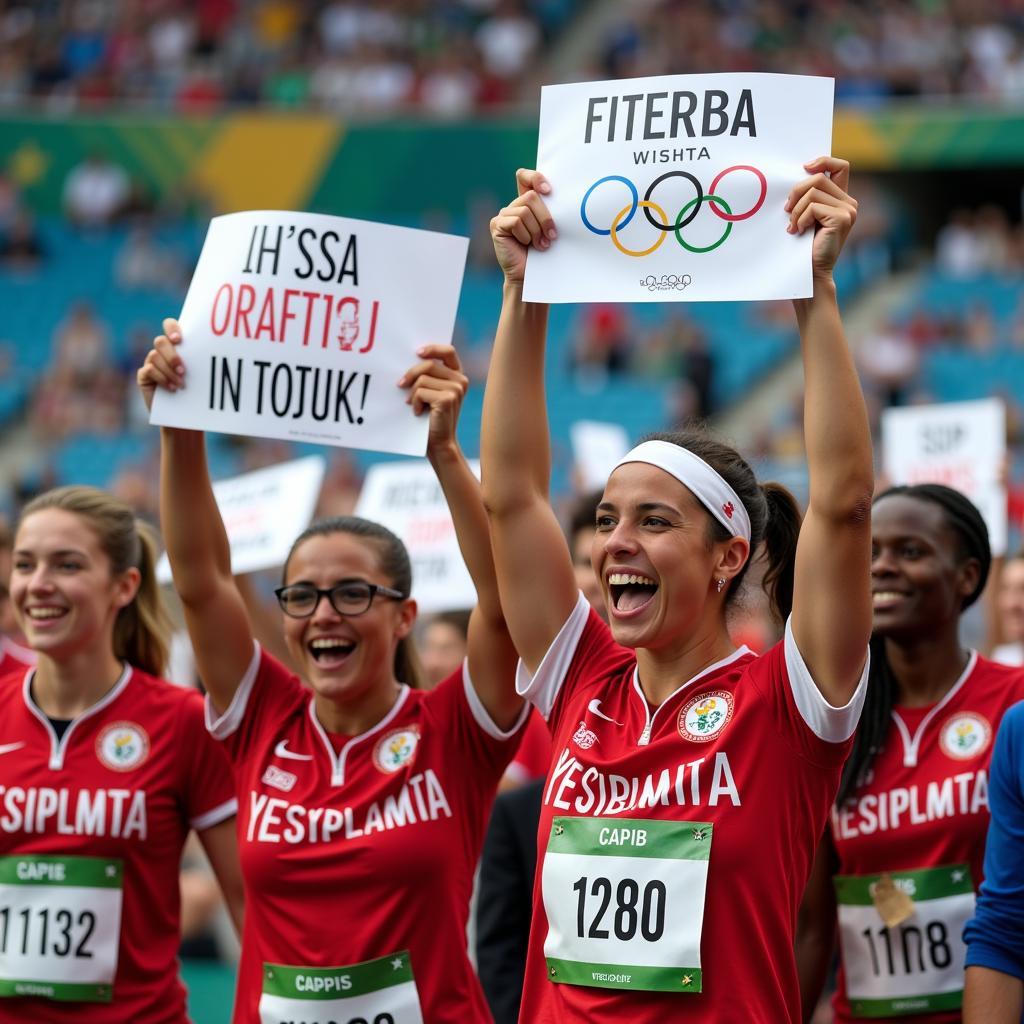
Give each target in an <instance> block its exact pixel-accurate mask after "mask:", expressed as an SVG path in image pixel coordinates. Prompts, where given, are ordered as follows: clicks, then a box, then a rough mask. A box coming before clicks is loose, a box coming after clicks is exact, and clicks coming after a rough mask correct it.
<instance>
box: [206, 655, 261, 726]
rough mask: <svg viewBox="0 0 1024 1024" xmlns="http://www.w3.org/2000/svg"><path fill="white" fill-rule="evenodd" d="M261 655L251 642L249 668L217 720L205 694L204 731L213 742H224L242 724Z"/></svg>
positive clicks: (257, 673) (211, 702) (208, 696)
mask: <svg viewBox="0 0 1024 1024" xmlns="http://www.w3.org/2000/svg"><path fill="white" fill-rule="evenodd" d="M262 653H263V652H262V651H261V650H260V645H259V644H258V643H257V642H256V641H255V640H253V642H252V658H251V660H250V661H249V667H248V668H247V669H246V670H245V675H243V676H242V680H241V682H240V683H239V684H238V689H237V690H235V695H234V697H232V698H231V703H230V704H229V705H228V708H227V711H225V712H224V714H223V715H221V716H220V717H219V718H218V717H217V710H216V708H214V706H213V701H212V700H210V695H209V693H207V695H206V710H205V717H206V731H207V732H208V733H209V734H210V735H211V736H212V737H213V738H214V739H215V740H226V739H227V738H228V737H229V736H231V735H232V734H233V733H235V732H237V731H238V727H239V726H240V725H241V724H242V719H243V718H244V717H245V709H246V707H247V705H248V703H249V697H250V695H251V694H252V688H253V687H254V686H255V685H256V676H257V675H259V671H260V661H261V655H262Z"/></svg>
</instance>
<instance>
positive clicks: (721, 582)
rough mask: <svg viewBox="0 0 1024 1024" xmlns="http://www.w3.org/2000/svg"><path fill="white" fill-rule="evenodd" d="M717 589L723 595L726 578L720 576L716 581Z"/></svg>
mask: <svg viewBox="0 0 1024 1024" xmlns="http://www.w3.org/2000/svg"><path fill="white" fill-rule="evenodd" d="M715 587H716V589H717V590H718V592H719V593H721V592H722V591H723V590H724V589H725V577H724V576H719V577H718V579H717V580H715Z"/></svg>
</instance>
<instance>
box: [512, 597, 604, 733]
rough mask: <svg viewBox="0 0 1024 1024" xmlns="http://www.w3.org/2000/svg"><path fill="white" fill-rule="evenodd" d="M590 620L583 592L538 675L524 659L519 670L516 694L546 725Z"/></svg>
mask: <svg viewBox="0 0 1024 1024" xmlns="http://www.w3.org/2000/svg"><path fill="white" fill-rule="evenodd" d="M589 617H590V604H589V603H588V602H587V599H586V598H585V597H584V596H583V591H582V590H581V591H580V596H579V597H578V598H577V600H576V607H575V608H573V610H572V611H571V612H570V613H569V618H567V619H566V620H565V624H564V625H563V626H562V628H561V629H560V630H559V631H558V636H556V637H555V639H554V640H552V641H551V646H550V647H549V648H548V649H547V652H546V653H545V655H544V657H543V659H542V660H541V663H540V664H539V665H538V666H537V671H536V672H534V674H533V675H532V676H531V675H530V673H529V672H528V671H527V668H526V666H525V665H524V664H523V662H522V660H521V659H520V662H519V664H518V665H517V666H516V693H518V694H519V696H520V697H522V698H524V699H525V700H528V701H529V702H530V703H531V704H532V705H533V706H534V707H535V708H536V709H537V710H538V711H539V712H540V713H541V715H543V716H544V720H545V721H547V719H549V718H550V717H551V709H552V708H553V707H554V706H555V701H556V700H557V698H558V692H559V690H561V689H562V684H563V683H564V682H565V677H566V674H567V673H568V671H569V666H570V665H571V664H572V659H573V656H574V655H575V654H576V648H577V647H578V646H579V642H580V637H581V636H583V628H584V626H586V624H587V619H588V618H589Z"/></svg>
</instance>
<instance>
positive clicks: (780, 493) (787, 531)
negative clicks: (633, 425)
mask: <svg viewBox="0 0 1024 1024" xmlns="http://www.w3.org/2000/svg"><path fill="white" fill-rule="evenodd" d="M643 440H645V441H667V442H668V443H669V444H676V445H679V447H680V448H685V449H686V450H687V451H689V452H692V453H693V454H694V455H696V456H698V458H701V459H703V460H704V461H705V462H706V463H707V464H708V465H709V466H711V468H712V469H714V471H715V472H716V473H718V475H719V476H720V477H722V479H723V480H725V481H726V482H727V483H728V484H729V486H730V487H731V488H732V489H733V490H734V491H735V492H736V496H737V497H738V498H739V499H740V501H741V502H743V506H744V508H746V510H747V515H748V516H749V517H750V554H751V556H753V555H754V554H755V552H756V551H757V548H758V545H759V544H761V543H762V542H763V543H764V550H765V554H766V556H767V560H768V568H767V569H766V571H765V575H764V588H765V590H766V591H767V593H768V599H769V601H770V603H771V609H772V612H773V613H774V614H775V615H776V616H778V618H779V620H780V621H781V622H785V620H786V619H787V618H788V616H789V613H790V611H791V610H792V608H793V569H794V566H795V564H796V541H797V536H798V535H799V533H800V510H799V509H798V507H797V504H796V500H795V499H794V497H793V495H792V494H790V493H789V491H787V490H786V488H785V487H783V486H782V484H771V483H769V484H764V485H763V486H762V485H761V484H759V483H758V482H757V477H756V476H754V471H753V470H752V469H751V468H750V464H749V463H748V462H747V460H746V459H744V458H743V456H742V455H740V453H739V452H738V451H736V449H735V448H732V447H730V446H729V445H727V444H724V443H723V442H722V441H718V440H716V439H715V438H714V437H712V436H710V435H709V434H708V433H707V432H705V431H704V430H670V431H664V432H659V433H655V434H648V435H647V436H646V437H645V438H644V439H643ZM708 522H709V524H710V525H709V531H710V534H709V539H710V540H711V541H712V542H716V541H724V540H728V539H729V538H730V537H731V536H732V535H731V534H730V533H729V531H728V530H726V528H725V527H724V526H722V524H721V523H720V522H718V520H717V519H715V518H714V516H711V515H709V516H708ZM752 560H753V559H752V557H751V558H748V559H747V561H746V564H745V565H744V566H743V568H742V569H741V570H740V571H739V572H738V573H737V574H736V575H735V576H734V577H733V578H732V581H731V583H730V584H729V592H728V594H727V595H726V601H727V603H728V602H730V601H732V600H734V599H735V597H736V595H737V594H738V593H739V590H740V586H741V584H742V582H743V578H744V576H746V574H747V569H748V568H749V567H750V563H751V561H752Z"/></svg>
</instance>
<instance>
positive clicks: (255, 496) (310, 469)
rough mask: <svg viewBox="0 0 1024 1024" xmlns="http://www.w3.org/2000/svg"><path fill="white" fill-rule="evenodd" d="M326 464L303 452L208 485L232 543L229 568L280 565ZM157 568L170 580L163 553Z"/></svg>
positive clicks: (305, 519)
mask: <svg viewBox="0 0 1024 1024" xmlns="http://www.w3.org/2000/svg"><path fill="white" fill-rule="evenodd" d="M326 465H327V464H326V462H325V460H324V458H323V456H321V455H308V456H306V457H305V458H303V459H295V460H294V461H292V462H282V463H280V464H278V465H276V466H268V467H267V468H266V469H257V470H254V471H253V472H251V473H243V474H242V475H241V476H234V477H230V478H229V479H227V480H218V481H217V482H216V483H215V484H214V485H213V496H214V497H215V498H216V499H217V508H218V509H219V510H220V515H221V518H222V519H223V520H224V528H225V529H226V530H227V534H228V543H229V544H230V545H231V571H232V572H234V573H245V572H257V571H258V570H260V569H273V568H275V567H276V566H279V565H284V561H285V558H287V556H288V552H289V551H290V550H291V546H292V542H293V541H294V540H295V538H296V537H297V536H298V535H299V534H300V533H301V532H302V531H303V530H304V529H305V528H306V527H307V526H309V523H310V520H311V519H312V518H313V512H314V510H315V509H316V502H317V498H319V496H320V487H321V485H322V484H323V480H324V471H325V469H326ZM156 573H157V579H158V580H159V581H160V582H161V583H170V582H171V567H170V564H169V563H168V561H167V556H166V555H164V557H163V558H162V559H161V560H160V562H159V564H158V565H157V570H156Z"/></svg>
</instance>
